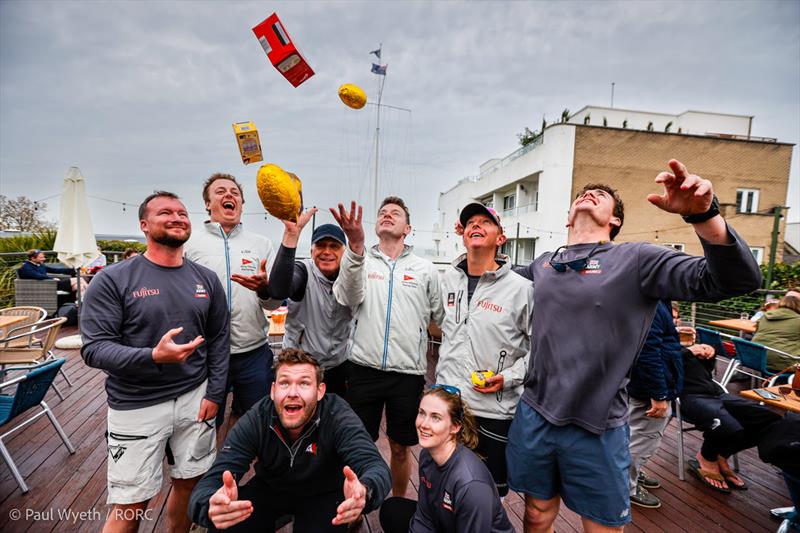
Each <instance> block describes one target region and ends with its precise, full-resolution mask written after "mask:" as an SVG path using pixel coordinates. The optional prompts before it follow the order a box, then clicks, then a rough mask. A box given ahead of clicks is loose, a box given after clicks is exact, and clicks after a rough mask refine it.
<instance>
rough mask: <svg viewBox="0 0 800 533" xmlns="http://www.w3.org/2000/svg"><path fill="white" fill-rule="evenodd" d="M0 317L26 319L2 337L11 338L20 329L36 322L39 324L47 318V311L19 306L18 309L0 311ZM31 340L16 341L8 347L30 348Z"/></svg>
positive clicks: (8, 308)
mask: <svg viewBox="0 0 800 533" xmlns="http://www.w3.org/2000/svg"><path fill="white" fill-rule="evenodd" d="M0 316H24V317H26V319H25V320H23V321H22V322H17V323H16V324H14V326H13V327H12V328H11V329H9V330H8V332H7V333H6V334H5V335H4V337H11V336H12V335H15V334H17V333H19V332H20V330H21V329H22V328H25V326H30V325H31V324H35V323H36V322H41V321H42V320H44V319H45V317H47V311H45V310H44V309H42V308H41V307H34V306H27V305H24V306H19V307H7V308H6V309H0ZM32 340H33V339H30V338H29V339H17V340H15V341H13V342H12V343H11V344H10V346H13V347H19V346H30V342H32Z"/></svg>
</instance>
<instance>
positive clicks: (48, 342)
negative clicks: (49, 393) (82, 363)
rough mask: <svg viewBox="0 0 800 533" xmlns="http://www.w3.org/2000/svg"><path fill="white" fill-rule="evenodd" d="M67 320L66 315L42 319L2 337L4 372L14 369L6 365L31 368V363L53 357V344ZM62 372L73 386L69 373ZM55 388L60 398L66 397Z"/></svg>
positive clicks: (0, 365)
mask: <svg viewBox="0 0 800 533" xmlns="http://www.w3.org/2000/svg"><path fill="white" fill-rule="evenodd" d="M66 321H67V319H66V318H64V317H61V318H51V319H49V320H42V321H41V322H36V323H34V324H30V325H28V326H23V327H21V328H14V330H12V332H11V333H14V334H13V335H9V336H8V337H4V338H2V339H0V368H3V370H2V372H3V373H5V372H7V371H10V370H12V369H6V368H4V367H5V366H6V365H23V366H16V367H15V368H14V369H13V370H22V369H27V368H29V367H30V366H31V365H37V364H39V363H41V362H44V361H48V360H51V359H53V358H54V356H53V352H52V349H53V345H54V344H55V343H56V338H57V337H58V331H59V330H60V329H61V325H62V324H64V322H66ZM60 372H61V375H62V376H64V380H65V381H66V382H67V385H68V386H70V387H71V386H72V382H71V381H70V380H69V377H68V376H67V374H66V373H65V372H64V370H63V369H60ZM53 390H55V391H56V394H58V397H59V398H61V399H62V400H63V399H64V395H63V394H61V391H60V390H59V389H58V387H56V386H55V385H53Z"/></svg>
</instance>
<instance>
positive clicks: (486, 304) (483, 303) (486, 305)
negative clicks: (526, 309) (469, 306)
mask: <svg viewBox="0 0 800 533" xmlns="http://www.w3.org/2000/svg"><path fill="white" fill-rule="evenodd" d="M475 307H479V308H480V309H486V310H487V311H494V312H495V313H502V312H503V306H502V305H498V304H496V303H494V302H492V301H490V300H488V299H486V298H484V299H483V300H478V302H477V303H476V304H475Z"/></svg>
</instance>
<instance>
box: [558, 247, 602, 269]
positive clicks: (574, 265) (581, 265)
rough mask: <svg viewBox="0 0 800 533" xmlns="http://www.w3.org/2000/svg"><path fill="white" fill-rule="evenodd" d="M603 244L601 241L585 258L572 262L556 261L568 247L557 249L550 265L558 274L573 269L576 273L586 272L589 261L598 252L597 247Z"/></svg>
mask: <svg viewBox="0 0 800 533" xmlns="http://www.w3.org/2000/svg"><path fill="white" fill-rule="evenodd" d="M602 242H603V241H600V242H598V243H597V244H595V245H594V247H593V248H592V249H591V250H590V251H589V253H588V254H586V255H585V256H583V257H579V258H577V259H572V260H571V261H554V259H555V257H556V255H559V254H560V253H561V250H563V249H564V248H566V247H567V245H564V246H561V247H559V248H557V249H556V251H555V252H553V255H551V256H550V260H549V261H548V263H550V266H551V267H553V270H555V271H556V272H566V271H567V268H571V269H572V270H574V271H575V272H581V271H583V270H586V265H588V264H589V259H590V258H591V257H592V255H593V254H594V252H595V250H597V247H598V246H600V243H602Z"/></svg>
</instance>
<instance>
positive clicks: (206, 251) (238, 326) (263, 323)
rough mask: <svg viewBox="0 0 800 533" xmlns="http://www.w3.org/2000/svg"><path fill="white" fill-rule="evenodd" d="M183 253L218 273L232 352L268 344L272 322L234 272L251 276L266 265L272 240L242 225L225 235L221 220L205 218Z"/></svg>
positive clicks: (270, 257)
mask: <svg viewBox="0 0 800 533" xmlns="http://www.w3.org/2000/svg"><path fill="white" fill-rule="evenodd" d="M184 254H185V255H186V257H187V258H188V259H190V260H192V261H194V262H195V263H198V264H200V265H203V266H204V267H207V268H210V269H211V270H213V271H214V272H216V274H217V276H218V277H219V280H220V282H221V283H222V287H223V288H224V289H225V294H226V295H227V299H228V311H229V312H230V314H231V354H237V353H244V352H249V351H251V350H255V349H256V348H258V347H259V346H262V345H264V344H266V343H267V330H268V329H269V324H268V323H267V317H266V316H264V312H263V310H262V308H263V307H264V305H265V304H266V300H261V299H260V298H259V297H258V295H257V294H256V293H255V291H251V290H250V289H248V288H246V287H243V286H241V285H239V284H238V283H236V282H235V281H231V275H233V274H243V275H246V276H252V275H253V274H256V273H257V272H258V268H259V266H260V264H261V260H262V259H266V260H267V268H269V267H270V263H271V262H272V259H273V257H274V252H273V250H272V242H271V241H270V240H269V239H267V238H266V237H262V236H261V235H258V234H256V233H252V232H248V231H244V228H242V225H241V224H239V225H238V226H236V227H235V228H233V230H232V231H231V232H230V234H228V235H225V232H224V231H223V230H222V227H221V226H220V225H219V223H218V222H211V221H206V223H205V224H203V227H202V228H199V229H198V230H197V231H196V232H195V233H193V234H192V237H191V238H190V239H189V241H188V242H187V243H186V245H185V246H184Z"/></svg>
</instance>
